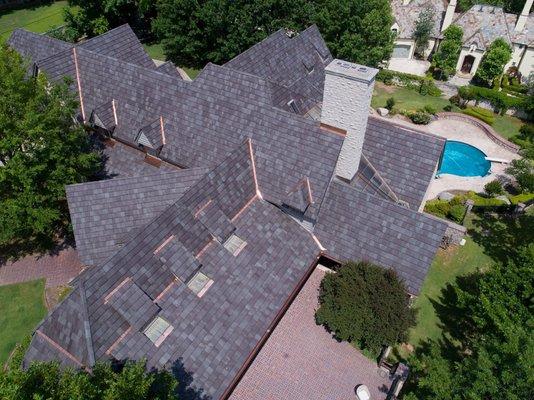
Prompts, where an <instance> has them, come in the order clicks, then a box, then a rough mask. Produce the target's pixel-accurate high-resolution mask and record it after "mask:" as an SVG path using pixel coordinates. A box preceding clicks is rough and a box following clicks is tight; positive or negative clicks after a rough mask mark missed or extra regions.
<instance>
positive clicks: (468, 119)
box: [436, 112, 520, 153]
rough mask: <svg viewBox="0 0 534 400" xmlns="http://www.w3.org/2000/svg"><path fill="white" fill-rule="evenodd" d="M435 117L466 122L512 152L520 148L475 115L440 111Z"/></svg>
mask: <svg viewBox="0 0 534 400" xmlns="http://www.w3.org/2000/svg"><path fill="white" fill-rule="evenodd" d="M436 117H437V118H438V119H451V120H455V121H462V122H467V123H468V124H471V125H474V126H476V127H477V128H480V129H481V130H482V131H483V132H484V133H485V134H486V135H487V136H488V137H489V138H490V139H491V140H492V141H493V142H495V143H497V144H498V145H499V146H502V147H504V148H505V149H507V150H509V151H511V152H513V153H517V152H518V151H519V149H520V147H519V146H518V145H516V144H514V143H512V142H509V141H508V140H506V139H504V138H503V137H502V136H500V135H499V134H498V133H497V132H495V130H494V129H493V128H492V127H491V126H489V125H488V124H486V123H485V122H483V121H481V120H479V119H477V118H475V117H471V116H470V115H465V114H460V113H454V112H441V113H438V114H436Z"/></svg>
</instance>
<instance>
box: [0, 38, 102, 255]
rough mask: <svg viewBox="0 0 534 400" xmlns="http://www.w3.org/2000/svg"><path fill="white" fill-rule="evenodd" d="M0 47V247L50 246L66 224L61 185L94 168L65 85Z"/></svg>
mask: <svg viewBox="0 0 534 400" xmlns="http://www.w3.org/2000/svg"><path fill="white" fill-rule="evenodd" d="M26 71H27V66H26V65H25V63H24V62H23V60H22V59H21V57H20V56H19V55H18V54H17V53H16V52H14V51H12V50H10V49H8V48H7V47H6V46H3V47H0V88H1V92H2V96H0V162H1V164H2V166H1V167H0V226H2V229H0V246H2V247H4V246H9V245H17V244H25V245H27V244H28V243H35V244H36V245H39V246H41V245H42V246H46V245H50V244H51V243H52V241H53V239H54V237H55V235H57V234H58V233H60V232H65V230H66V229H68V227H69V220H68V208H67V202H66V199H65V185H68V184H71V183H77V182H84V181H86V180H87V179H88V178H89V177H91V176H92V175H93V174H95V173H96V172H97V171H98V170H99V168H100V156H99V155H98V154H97V153H95V152H93V151H92V149H91V145H90V142H89V139H88V136H87V135H86V133H85V132H84V130H83V128H82V127H80V126H79V125H77V124H75V123H74V122H73V121H74V116H75V114H76V111H77V108H78V104H77V102H76V99H75V97H74V95H73V94H72V93H71V92H70V90H69V88H68V85H67V84H59V85H53V84H51V83H50V82H48V81H47V80H46V78H45V77H44V76H42V75H39V77H37V78H35V79H31V78H27V75H26Z"/></svg>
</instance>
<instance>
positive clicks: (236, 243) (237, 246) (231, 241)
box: [223, 234, 247, 257]
mask: <svg viewBox="0 0 534 400" xmlns="http://www.w3.org/2000/svg"><path fill="white" fill-rule="evenodd" d="M246 245H247V242H245V241H244V240H243V239H241V238H240V237H239V236H237V235H235V234H232V236H230V237H229V238H228V240H226V242H224V244H223V246H224V248H225V249H226V250H228V251H229V252H230V253H232V254H233V255H234V257H235V256H237V255H238V254H239V253H240V252H241V250H243V249H244V248H245V246H246Z"/></svg>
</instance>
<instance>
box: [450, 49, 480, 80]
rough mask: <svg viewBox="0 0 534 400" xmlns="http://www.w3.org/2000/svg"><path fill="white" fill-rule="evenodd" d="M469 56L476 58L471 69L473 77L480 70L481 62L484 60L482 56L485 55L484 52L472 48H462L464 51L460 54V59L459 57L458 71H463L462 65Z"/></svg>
mask: <svg viewBox="0 0 534 400" xmlns="http://www.w3.org/2000/svg"><path fill="white" fill-rule="evenodd" d="M467 55H471V56H473V57H475V61H474V63H473V67H472V68H471V74H472V75H473V74H474V73H475V72H476V70H477V69H478V66H479V65H480V61H481V60H482V56H483V55H484V51H482V50H479V49H477V50H471V48H470V47H462V51H461V52H460V57H458V64H456V71H458V72H459V71H461V70H462V65H463V63H464V58H465V56H467Z"/></svg>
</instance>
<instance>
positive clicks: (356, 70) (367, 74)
mask: <svg viewBox="0 0 534 400" xmlns="http://www.w3.org/2000/svg"><path fill="white" fill-rule="evenodd" d="M325 72H326V73H327V74H329V75H337V76H341V77H344V78H348V79H352V80H357V81H363V82H371V81H372V80H373V79H374V78H375V76H376V74H377V73H378V70H377V69H376V68H371V67H366V66H364V65H359V64H354V63H351V62H349V61H343V60H338V59H334V60H332V62H330V64H328V65H327V66H326V68H325Z"/></svg>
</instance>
